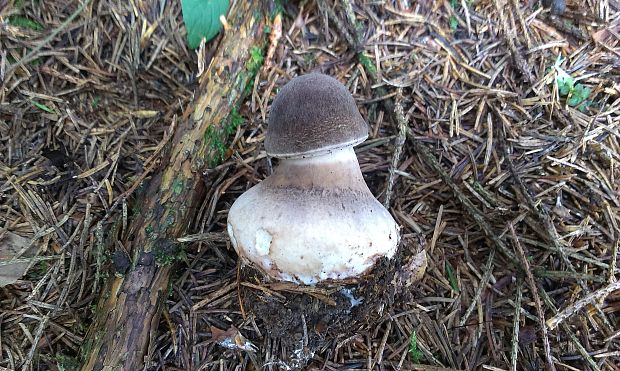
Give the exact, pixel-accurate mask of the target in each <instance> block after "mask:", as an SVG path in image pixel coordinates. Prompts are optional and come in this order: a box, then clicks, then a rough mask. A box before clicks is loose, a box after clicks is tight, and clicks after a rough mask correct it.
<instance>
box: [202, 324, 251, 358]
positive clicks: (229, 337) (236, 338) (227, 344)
mask: <svg viewBox="0 0 620 371" xmlns="http://www.w3.org/2000/svg"><path fill="white" fill-rule="evenodd" d="M211 340H213V341H214V342H216V343H217V344H218V345H220V346H222V347H224V348H226V349H238V350H245V351H250V352H256V350H257V349H258V348H257V347H256V346H255V345H254V344H252V343H251V342H250V341H249V340H248V339H246V338H245V337H244V336H243V335H241V332H239V330H238V329H237V328H236V327H235V326H230V328H229V329H228V330H226V331H224V330H220V329H219V328H217V327H215V326H211Z"/></svg>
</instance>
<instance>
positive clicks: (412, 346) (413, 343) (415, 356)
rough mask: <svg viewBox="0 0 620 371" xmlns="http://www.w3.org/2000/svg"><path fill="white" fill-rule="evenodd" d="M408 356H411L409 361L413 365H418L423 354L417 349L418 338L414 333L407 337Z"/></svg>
mask: <svg viewBox="0 0 620 371" xmlns="http://www.w3.org/2000/svg"><path fill="white" fill-rule="evenodd" d="M409 355H411V360H412V361H413V363H420V361H421V360H422V357H423V356H424V354H423V353H422V352H421V351H420V350H419V349H418V337H417V336H416V333H415V331H413V332H412V333H411V337H409Z"/></svg>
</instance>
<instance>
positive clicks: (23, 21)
mask: <svg viewBox="0 0 620 371" xmlns="http://www.w3.org/2000/svg"><path fill="white" fill-rule="evenodd" d="M9 24H10V25H11V26H15V27H21V28H29V29H31V30H35V31H41V30H42V29H43V25H41V24H40V23H39V22H37V21H33V20H32V19H28V18H26V17H22V16H21V15H12V16H10V17H9Z"/></svg>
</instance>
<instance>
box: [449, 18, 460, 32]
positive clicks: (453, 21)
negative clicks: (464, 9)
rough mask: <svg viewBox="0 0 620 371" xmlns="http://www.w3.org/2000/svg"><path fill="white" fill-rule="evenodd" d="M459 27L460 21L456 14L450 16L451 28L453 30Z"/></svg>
mask: <svg viewBox="0 0 620 371" xmlns="http://www.w3.org/2000/svg"><path fill="white" fill-rule="evenodd" d="M458 27H459V21H458V20H457V19H456V17H455V16H450V29H451V30H452V31H456V29H457V28H458Z"/></svg>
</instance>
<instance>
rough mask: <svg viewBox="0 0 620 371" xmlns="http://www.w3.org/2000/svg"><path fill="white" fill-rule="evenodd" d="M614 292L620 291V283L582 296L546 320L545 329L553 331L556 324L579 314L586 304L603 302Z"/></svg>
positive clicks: (617, 282)
mask: <svg viewBox="0 0 620 371" xmlns="http://www.w3.org/2000/svg"><path fill="white" fill-rule="evenodd" d="M616 290H620V281H616V282H613V283H611V284H609V285H607V286H605V287H602V288H600V289H598V290H596V291H594V292H592V293H590V294H589V295H586V296H584V297H583V298H581V299H580V300H578V301H576V302H575V303H573V304H571V305H569V306H568V307H566V308H564V310H562V311H561V312H559V313H557V314H556V315H555V316H553V317H551V318H549V319H548V320H547V328H549V330H553V329H555V328H556V327H557V326H558V324H560V323H561V322H563V321H565V320H566V319H567V318H569V317H570V316H572V315H573V314H575V313H577V312H579V311H580V310H581V309H582V308H583V307H585V306H586V305H588V304H592V305H594V304H595V302H597V301H600V300H604V299H605V298H606V297H607V296H608V295H609V294H611V293H612V292H614V291H616Z"/></svg>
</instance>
